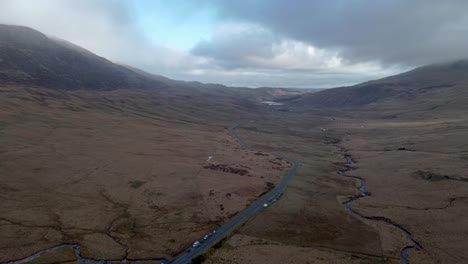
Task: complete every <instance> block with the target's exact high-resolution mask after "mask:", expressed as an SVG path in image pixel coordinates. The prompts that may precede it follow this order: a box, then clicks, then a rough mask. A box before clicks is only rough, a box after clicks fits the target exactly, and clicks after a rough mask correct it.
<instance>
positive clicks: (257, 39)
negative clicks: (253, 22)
mask: <svg viewBox="0 0 468 264" xmlns="http://www.w3.org/2000/svg"><path fill="white" fill-rule="evenodd" d="M278 42H279V38H278V37H276V36H274V35H273V34H272V33H271V32H269V31H268V30H265V29H263V28H260V27H255V26H247V25H242V24H227V25H223V26H221V27H219V28H218V29H217V30H216V32H214V34H213V36H212V38H211V39H210V40H203V41H200V42H199V43H198V44H196V45H195V47H193V48H192V53H193V54H194V55H197V56H204V57H209V58H211V59H213V60H215V61H216V63H217V64H219V65H221V66H223V67H225V68H228V69H229V68H239V67H248V66H253V64H254V62H253V61H252V60H254V59H256V58H258V59H270V58H273V57H274V56H275V53H274V50H273V48H274V47H273V45H274V44H275V43H278Z"/></svg>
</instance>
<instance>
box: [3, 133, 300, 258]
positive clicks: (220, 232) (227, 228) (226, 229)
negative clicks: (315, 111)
mask: <svg viewBox="0 0 468 264" xmlns="http://www.w3.org/2000/svg"><path fill="white" fill-rule="evenodd" d="M236 127H237V125H236V126H232V127H229V128H228V132H229V134H230V135H231V136H232V137H233V138H234V139H235V140H236V141H237V143H238V144H239V146H240V147H241V148H243V149H246V150H248V147H247V144H246V143H245V142H244V141H243V140H242V139H241V138H240V137H239V136H238V135H237V134H236V132H235V129H236ZM272 155H274V156H275V157H278V158H281V159H283V160H286V161H288V162H289V163H291V164H292V167H291V168H290V169H289V171H288V173H287V174H286V176H284V177H283V179H282V180H281V182H280V183H279V184H278V185H276V187H275V188H274V189H272V190H271V191H269V192H268V193H266V194H265V195H263V196H262V197H260V198H259V199H258V200H257V201H255V202H254V203H252V204H251V205H250V206H249V207H247V208H246V209H244V210H243V211H241V212H240V213H238V214H237V215H236V216H235V217H234V218H232V219H231V220H229V221H228V222H227V223H225V224H224V225H223V226H222V227H220V228H219V229H217V230H216V232H215V233H212V234H211V236H209V237H208V238H207V239H205V240H203V242H202V243H200V245H199V246H198V247H190V248H188V249H186V250H185V251H184V252H182V253H181V254H179V255H178V256H176V257H175V258H173V259H171V260H167V259H164V258H153V259H138V260H131V259H126V258H124V259H115V260H99V259H92V258H85V257H82V256H81V247H80V245H79V244H78V243H63V244H61V245H58V246H54V247H50V248H47V249H44V250H41V251H39V252H36V253H34V254H32V255H30V256H28V257H26V258H23V259H19V260H12V261H6V262H0V264H23V263H27V262H29V261H32V260H34V259H37V258H39V257H40V256H41V255H43V254H45V253H48V252H53V251H55V250H59V249H62V248H66V247H72V248H73V250H74V254H75V258H76V259H77V260H78V262H81V263H91V264H111V263H139V262H148V261H154V262H156V261H158V262H160V263H171V264H187V263H191V262H192V259H193V258H194V257H196V256H198V255H200V254H202V253H203V252H205V251H206V250H207V249H209V248H210V247H212V246H213V245H215V244H216V243H217V242H218V241H220V240H221V239H222V238H224V237H225V236H227V235H228V234H229V233H230V232H231V231H233V230H234V229H235V228H236V227H238V226H239V225H240V224H242V223H244V222H245V221H247V220H248V219H249V218H250V217H251V216H253V215H254V214H255V213H257V212H258V211H261V210H263V209H265V208H264V206H263V205H264V204H265V203H267V204H271V203H272V200H273V199H275V198H278V197H279V195H281V194H282V193H283V191H284V189H285V188H286V186H287V184H288V182H289V180H290V179H291V177H292V176H293V175H294V174H295V173H296V171H297V169H298V167H299V166H298V164H297V163H296V162H295V161H294V160H291V159H287V158H285V157H282V156H281V155H278V154H272ZM201 241H202V240H200V242H201Z"/></svg>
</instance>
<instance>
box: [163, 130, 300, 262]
mask: <svg viewBox="0 0 468 264" xmlns="http://www.w3.org/2000/svg"><path fill="white" fill-rule="evenodd" d="M236 127H237V126H233V127H230V128H228V131H229V133H230V134H231V136H232V137H234V139H236V141H237V142H238V143H239V146H240V147H241V148H244V149H248V147H247V145H246V144H245V142H244V141H243V140H242V139H241V138H240V137H239V136H238V135H237V134H236V132H235V128H236ZM274 155H275V156H276V157H278V158H282V159H284V160H287V161H289V162H290V163H291V164H292V167H291V168H290V169H289V171H288V173H287V174H286V176H284V177H283V179H282V180H281V182H280V183H279V184H278V185H277V186H276V187H275V188H274V189H273V190H271V191H269V192H268V193H266V194H265V195H263V196H262V197H261V198H260V199H258V200H257V201H255V202H254V203H252V204H251V205H250V206H249V207H247V208H246V209H244V210H243V211H241V212H240V213H239V214H237V215H236V216H235V217H234V218H232V219H231V220H229V222H227V223H226V224H224V225H223V226H222V227H221V228H219V229H217V230H216V233H214V234H212V235H211V236H210V237H209V238H208V239H206V240H204V241H203V242H202V240H203V238H200V240H199V241H200V242H202V243H201V244H200V245H199V246H198V247H195V248H193V247H191V248H189V249H187V250H186V251H185V252H183V253H181V254H180V255H178V256H177V257H175V258H174V259H172V260H171V261H169V262H168V263H171V264H188V263H192V259H193V258H194V257H196V256H198V255H200V254H201V253H203V252H204V251H205V250H207V249H209V248H210V247H212V246H213V245H214V244H216V242H217V241H219V240H221V239H222V238H223V237H225V236H226V235H227V234H228V233H229V232H230V231H232V230H234V229H235V227H237V226H238V225H239V224H241V223H243V222H244V221H246V220H247V219H249V218H250V217H251V216H252V215H254V214H255V213H257V212H258V211H260V210H263V209H265V208H264V207H263V205H264V204H265V203H267V204H271V202H272V200H273V199H275V198H276V197H278V195H280V194H282V193H283V191H284V189H285V188H286V186H287V184H288V182H289V180H290V179H291V177H292V176H293V175H294V174H295V173H296V171H297V168H298V167H299V166H298V164H297V163H296V162H295V161H294V160H291V159H287V158H285V157H282V156H281V155H277V154H274Z"/></svg>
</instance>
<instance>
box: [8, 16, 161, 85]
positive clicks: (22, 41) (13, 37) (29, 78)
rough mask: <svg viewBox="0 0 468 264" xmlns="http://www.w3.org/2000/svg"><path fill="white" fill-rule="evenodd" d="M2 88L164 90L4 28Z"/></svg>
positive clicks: (79, 52)
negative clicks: (19, 85)
mask: <svg viewBox="0 0 468 264" xmlns="http://www.w3.org/2000/svg"><path fill="white" fill-rule="evenodd" d="M0 62H1V63H0V84H22V85H28V86H40V87H48V88H60V89H68V90H73V89H99V90H110V89H118V88H155V87H158V88H161V87H164V84H163V83H162V82H159V81H157V80H153V79H149V78H145V77H144V76H141V75H139V74H137V73H135V72H133V71H131V70H129V69H127V68H125V67H122V66H120V65H117V64H114V63H112V62H110V61H108V60H106V59H104V58H102V57H99V56H97V55H95V54H92V53H91V52H89V51H87V50H85V49H82V48H80V47H78V46H76V45H73V44H71V43H68V42H66V41H63V40H57V39H53V38H49V37H47V36H46V35H44V34H42V33H41V32H39V31H36V30H34V29H31V28H27V27H22V26H10V25H0Z"/></svg>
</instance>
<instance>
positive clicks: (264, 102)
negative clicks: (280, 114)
mask: <svg viewBox="0 0 468 264" xmlns="http://www.w3.org/2000/svg"><path fill="white" fill-rule="evenodd" d="M261 103H262V104H266V105H270V106H273V105H283V104H282V103H277V102H273V101H263V102H261Z"/></svg>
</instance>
